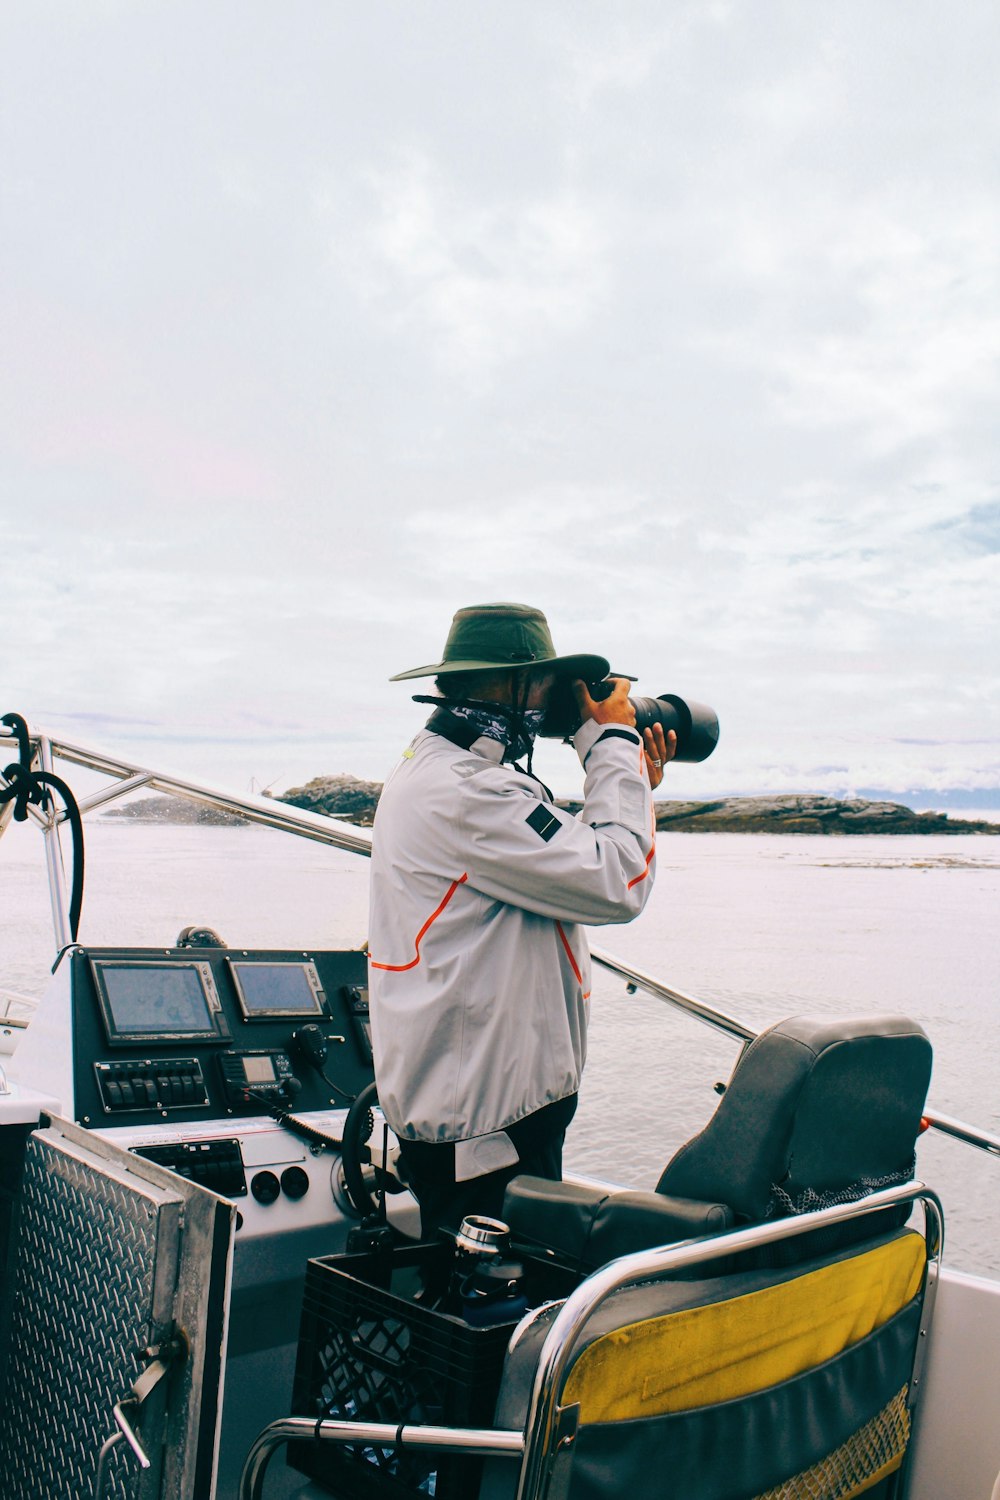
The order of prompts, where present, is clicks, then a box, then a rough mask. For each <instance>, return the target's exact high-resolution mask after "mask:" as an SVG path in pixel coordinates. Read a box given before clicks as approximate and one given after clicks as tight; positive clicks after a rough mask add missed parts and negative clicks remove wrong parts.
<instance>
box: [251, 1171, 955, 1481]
mask: <svg viewBox="0 0 1000 1500" xmlns="http://www.w3.org/2000/svg"><path fill="white" fill-rule="evenodd" d="M914 1202H920V1203H921V1204H922V1205H923V1208H924V1235H925V1239H926V1243H927V1259H928V1272H927V1284H926V1293H925V1296H924V1304H923V1311H922V1319H921V1329H920V1332H921V1335H922V1336H921V1337H920V1338H919V1339H918V1354H917V1362H916V1363H915V1365H914V1370H913V1379H912V1381H911V1405H912V1404H913V1403H914V1402H915V1400H916V1399H917V1393H918V1389H919V1384H920V1380H921V1375H922V1355H923V1350H924V1348H925V1347H926V1343H927V1339H926V1332H927V1329H928V1326H929V1324H930V1318H931V1313H932V1309H933V1301H934V1292H935V1289H936V1285H937V1276H938V1269H939V1265H940V1257H941V1252H942V1249H943V1246H944V1217H943V1214H942V1210H941V1204H940V1200H939V1199H938V1197H937V1195H936V1194H935V1193H933V1192H932V1191H931V1190H930V1189H929V1188H927V1187H925V1186H924V1184H923V1183H922V1182H916V1181H913V1182H907V1183H903V1184H902V1185H901V1186H900V1187H895V1188H886V1189H884V1190H883V1191H882V1192H878V1193H872V1194H871V1195H870V1196H869V1197H866V1198H864V1199H862V1200H860V1201H859V1202H856V1203H847V1204H838V1205H836V1206H834V1207H833V1208H824V1209H817V1210H816V1211H815V1212H813V1213H806V1214H799V1215H797V1216H796V1217H794V1218H790V1219H780V1220H776V1221H775V1222H772V1223H768V1224H757V1225H753V1226H752V1227H751V1228H748V1229H736V1230H731V1231H730V1232H729V1233H728V1234H721V1235H717V1236H714V1237H713V1238H711V1239H706V1240H697V1241H685V1243H683V1244H681V1245H673V1246H666V1247H663V1248H661V1249H658V1250H645V1251H640V1252H639V1253H637V1254H635V1255H625V1256H622V1257H621V1258H620V1259H619V1260H615V1261H612V1262H611V1263H610V1264H609V1265H607V1266H604V1267H602V1269H601V1270H599V1271H595V1272H594V1273H593V1275H591V1276H588V1278H587V1280H586V1281H585V1282H583V1284H582V1285H581V1286H579V1287H578V1288H577V1289H576V1291H575V1292H573V1293H572V1294H571V1295H570V1296H569V1297H568V1298H567V1299H566V1301H565V1302H564V1304H563V1306H562V1308H561V1309H560V1311H559V1313H558V1314H557V1316H556V1318H555V1321H554V1322H553V1324H552V1327H551V1328H550V1330H549V1332H548V1335H547V1336H546V1339H545V1342H544V1344H543V1345H542V1349H541V1353H540V1355H539V1361H538V1368H537V1370H536V1372H535V1378H534V1383H533V1386H532V1392H531V1399H530V1403H529V1407H528V1415H527V1420H526V1422H525V1427H524V1431H523V1432H514V1431H510V1430H507V1429H492V1428H487V1429H482V1428H463V1427H423V1426H420V1427H418V1426H410V1425H406V1424H404V1425H402V1426H399V1427H395V1426H393V1425H392V1424H391V1423H385V1422H349V1421H341V1420H339V1419H337V1418H329V1419H324V1420H322V1421H319V1422H317V1421H314V1420H313V1419H311V1418H308V1417H298V1418H296V1417H285V1418H282V1419H280V1420H279V1421H277V1422H272V1423H270V1425H269V1426H267V1427H265V1428H264V1430H263V1432H261V1433H260V1434H259V1436H258V1437H257V1439H256V1441H255V1443H254V1445H253V1447H252V1448H251V1450H250V1454H249V1456H248V1458H247V1461H246V1464H245V1465H244V1469H243V1475H242V1478H241V1480H240V1489H239V1500H261V1497H262V1487H263V1482H264V1473H265V1470H266V1467H267V1464H268V1463H269V1462H270V1459H271V1458H272V1457H273V1455H274V1453H275V1452H276V1451H277V1450H278V1448H280V1447H281V1446H282V1445H283V1444H284V1443H286V1442H289V1441H291V1440H293V1439H313V1438H315V1439H317V1440H318V1441H321V1442H336V1443H370V1444H372V1445H373V1446H378V1447H382V1448H393V1447H404V1448H418V1447H419V1448H430V1449H438V1450H443V1449H447V1450H449V1451H451V1452H461V1453H475V1454H477V1455H479V1456H480V1457H489V1456H496V1457H505V1458H517V1457H522V1459H523V1462H522V1465H521V1472H520V1476H519V1479H518V1488H517V1500H536V1497H537V1496H538V1495H540V1494H541V1493H543V1492H544V1485H545V1482H546V1480H547V1479H548V1477H549V1472H550V1469H551V1465H552V1461H553V1458H554V1456H555V1454H556V1452H557V1450H558V1449H559V1448H560V1447H561V1446H562V1444H563V1440H564V1439H565V1440H567V1441H568V1440H569V1436H570V1434H569V1432H568V1431H564V1429H563V1427H562V1426H561V1425H560V1423H561V1417H562V1412H561V1409H560V1407H559V1404H558V1403H559V1396H560V1394H561V1392H562V1389H563V1385H564V1382H565V1377H566V1375H567V1374H568V1373H569V1366H570V1362H571V1360H572V1357H573V1355H574V1353H575V1351H576V1349H577V1348H578V1346H579V1343H580V1337H581V1335H582V1333H583V1332H584V1330H585V1329H586V1327H587V1325H588V1324H589V1322H590V1320H591V1318H592V1317H593V1315H594V1313H595V1312H596V1311H597V1310H598V1308H600V1307H601V1306H602V1305H603V1304H604V1303H605V1302H606V1301H607V1300H608V1298H609V1297H611V1296H612V1295H613V1294H614V1293H616V1292H619V1291H622V1290H624V1289H625V1288H626V1287H630V1286H636V1285H638V1284H639V1283H640V1282H644V1281H650V1280H654V1279H666V1278H668V1277H670V1276H671V1275H673V1274H675V1273H676V1272H678V1271H680V1270H684V1269H686V1268H688V1267H691V1266H695V1265H701V1264H704V1263H706V1262H710V1261H714V1260H718V1259H719V1258H721V1257H723V1256H728V1255H734V1254H737V1253H738V1252H739V1251H742V1250H751V1249H756V1248H759V1247H761V1246H763V1245H770V1244H773V1243H774V1242H775V1241H776V1240H782V1239H790V1238H793V1237H796V1236H798V1235H801V1234H807V1233H809V1231H810V1230H814V1229H818V1228H822V1227H828V1226H832V1225H834V1224H839V1223H842V1222H844V1221H845V1220H848V1219H855V1218H860V1217H863V1216H865V1215H867V1214H873V1213H878V1212H879V1211H880V1210H882V1209H886V1208H894V1207H899V1206H903V1205H905V1204H909V1203H914Z"/></svg>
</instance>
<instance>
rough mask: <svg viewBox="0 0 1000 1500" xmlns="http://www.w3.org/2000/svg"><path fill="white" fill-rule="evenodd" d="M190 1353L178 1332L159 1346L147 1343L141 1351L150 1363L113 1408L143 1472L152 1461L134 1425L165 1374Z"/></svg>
mask: <svg viewBox="0 0 1000 1500" xmlns="http://www.w3.org/2000/svg"><path fill="white" fill-rule="evenodd" d="M187 1352H188V1346H187V1340H186V1339H185V1338H184V1337H183V1335H182V1334H179V1333H174V1334H171V1336H170V1337H169V1338H166V1339H162V1340H161V1341H160V1343H158V1344H147V1346H146V1348H145V1349H142V1350H140V1351H139V1357H140V1359H144V1360H146V1361H147V1364H146V1368H145V1369H144V1370H143V1372H142V1374H141V1375H140V1376H139V1378H138V1379H137V1380H136V1381H135V1383H134V1384H133V1386H132V1389H131V1390H130V1391H129V1393H128V1395H127V1396H124V1397H123V1398H122V1400H121V1401H119V1402H117V1404H116V1405H115V1406H114V1408H113V1411H114V1417H115V1422H116V1423H117V1424H118V1428H119V1431H120V1433H121V1435H122V1437H123V1438H124V1439H125V1441H126V1442H127V1443H128V1445H129V1447H130V1448H131V1449H132V1452H133V1453H134V1454H135V1456H136V1458H137V1459H138V1460H139V1463H140V1465H141V1467H142V1468H144V1469H148V1468H150V1466H151V1464H152V1460H151V1459H150V1457H149V1455H148V1453H147V1452H146V1450H145V1448H144V1447H143V1446H142V1443H141V1442H140V1440H139V1434H138V1432H137V1431H136V1429H135V1425H134V1424H135V1422H136V1419H137V1418H138V1416H139V1415H140V1414H141V1411H142V1406H143V1402H145V1401H146V1400H147V1399H148V1397H149V1396H151V1395H152V1393H153V1391H155V1390H156V1387H157V1386H158V1385H159V1383H160V1381H161V1380H162V1379H163V1377H164V1375H166V1374H168V1373H169V1371H170V1370H171V1368H172V1367H173V1366H174V1365H175V1364H176V1363H177V1362H178V1360H183V1359H186V1358H187Z"/></svg>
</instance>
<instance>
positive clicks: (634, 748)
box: [369, 604, 676, 1235]
mask: <svg viewBox="0 0 1000 1500" xmlns="http://www.w3.org/2000/svg"><path fill="white" fill-rule="evenodd" d="M607 675H608V663H607V661H606V660H605V659H604V658H602V657H596V656H569V657H567V656H557V655H556V652H555V648H554V646H553V644H552V638H551V635H550V633H549V629H548V625H547V623H546V620H545V616H544V615H543V614H542V613H541V611H540V610H537V609H532V608H530V607H528V606H526V605H518V604H489V605H476V606H472V607H471V608H469V609H464V610H460V611H459V612H458V614H457V615H456V616H455V619H454V621H453V624H452V628H451V632H450V634H449V637H448V642H447V645H446V647H445V652H444V656H443V659H442V660H441V661H440V662H437V663H435V664H433V665H431V666H426V667H417V668H414V669H413V670H412V671H409V672H402V673H399V674H398V676H397V677H395V678H393V681H401V680H405V679H410V678H419V677H429V676H433V677H435V678H436V686H437V689H438V693H439V694H440V697H436V698H434V699H429V700H423V699H421V700H418V701H430V702H433V703H434V704H435V705H439V706H437V707H436V708H435V712H434V713H433V714H432V715H431V717H430V719H429V721H428V723H427V725H426V727H425V728H424V729H423V730H421V731H420V733H419V734H418V735H417V736H416V738H415V739H414V740H413V741H412V743H411V744H410V745H409V747H408V748H407V749H406V750H405V751H404V752H403V755H402V758H401V760H400V761H399V763H398V765H397V766H396V767H395V769H394V770H393V772H392V773H391V775H390V776H389V778H388V780H387V781H386V784H385V787H384V788H383V791H382V796H381V799H380V801H379V805H378V809H377V812H376V816H375V825H374V830H373V845H372V872H371V912H370V926H369V984H370V1002H371V1025H372V1043H373V1050H374V1057H375V1077H376V1082H377V1084H378V1091H379V1102H380V1104H381V1106H382V1109H383V1112H384V1114H385V1116H386V1119H387V1120H388V1122H389V1124H390V1126H391V1127H392V1129H393V1131H394V1132H395V1134H396V1135H397V1137H398V1139H399V1141H400V1146H401V1151H402V1155H403V1162H404V1165H405V1168H406V1171H407V1175H408V1178H409V1182H410V1185H411V1187H412V1188H413V1190H414V1192H415V1193H416V1196H417V1199H418V1201H419V1203H420V1208H421V1227H422V1231H423V1233H424V1234H425V1235H430V1234H433V1233H434V1232H435V1231H437V1230H438V1229H439V1228H441V1227H444V1228H450V1229H457V1228H458V1226H459V1224H460V1222H461V1219H462V1218H463V1217H464V1216H465V1215H467V1214H469V1213H478V1214H486V1215H491V1216H494V1217H495V1216H496V1215H498V1214H499V1212H500V1209H501V1206H502V1203H503V1194H504V1189H505V1187H506V1185H507V1182H508V1181H509V1180H510V1179H511V1177H513V1176H514V1175H516V1174H517V1173H519V1172H530V1173H533V1174H535V1175H537V1176H544V1177H550V1178H555V1179H558V1178H559V1177H560V1176H561V1174H562V1146H563V1139H564V1136H565V1132H566V1127H567V1125H568V1124H569V1122H570V1120H571V1119H572V1116H573V1112H574V1110H575V1108H576V1097H577V1090H578V1088H579V1085H580V1076H581V1072H582V1069H583V1064H584V1060H585V1057H586V1047H587V1018H588V1010H589V1006H588V1000H589V995H590V959H589V954H588V950H587V943H586V939H585V936H584V934H583V932H582V931H580V929H579V927H578V925H577V924H579V923H587V924H589V925H599V924H602V923H609V922H628V921H631V920H632V919H633V918H634V917H636V916H638V914H639V913H640V912H641V911H642V908H643V906H644V905H645V903H646V900H647V897H648V895H649V891H650V888H651V886H652V883H653V874H654V869H655V822H654V814H653V805H652V787H653V786H655V785H657V784H658V783H659V781H660V779H661V777H662V774H663V766H664V765H665V764H666V762H667V761H668V760H669V759H670V758H671V757H672V755H673V753H674V748H675V743H676V742H675V738H674V736H673V735H672V734H671V735H670V736H668V737H666V738H665V737H664V734H663V730H662V728H660V726H659V725H657V726H656V727H655V728H654V729H651V730H646V731H645V732H644V736H643V735H640V734H639V732H638V731H637V730H636V729H635V727H634V725H635V711H634V709H633V707H632V704H631V703H630V702H629V700H628V687H629V683H628V681H627V680H626V679H624V678H621V679H618V680H617V681H616V682H615V686H614V689H613V691H612V692H611V694H610V696H609V697H607V698H605V699H598V700H595V699H594V698H593V697H591V695H590V692H589V691H588V688H587V684H588V683H589V684H590V685H593V684H595V683H596V682H598V681H601V680H603V679H604V678H605V677H606V676H607ZM567 679H568V680H570V681H572V682H573V685H574V692H575V698H576V704H577V712H578V715H579V719H580V725H579V728H578V729H577V730H576V732H575V734H574V735H573V737H572V742H573V745H574V747H575V749H576V752H577V754H578V756H579V758H580V762H581V765H582V766H583V770H584V774H585V783H584V803H583V810H582V812H581V813H580V814H579V816H578V817H573V816H571V815H570V814H569V813H567V812H565V811H563V810H562V809H560V808H558V807H556V806H554V805H553V802H552V798H551V795H550V794H549V792H548V790H547V788H545V787H544V786H543V785H542V783H541V782H540V781H539V780H538V779H537V778H536V777H535V776H534V775H533V774H532V772H531V747H532V741H533V739H534V736H535V734H536V733H537V732H538V730H539V728H541V727H542V725H543V722H544V719H545V714H546V709H547V707H548V704H549V700H550V698H551V696H552V694H553V691H554V689H556V688H557V687H559V688H562V689H564V688H565V684H566V681H567ZM522 756H527V765H526V766H525V767H521V766H517V765H515V764H514V763H513V762H514V761H515V760H516V759H517V758H518V757H522Z"/></svg>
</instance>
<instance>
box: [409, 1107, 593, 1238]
mask: <svg viewBox="0 0 1000 1500" xmlns="http://www.w3.org/2000/svg"><path fill="white" fill-rule="evenodd" d="M575 1113H576V1095H575V1094H570V1096H569V1097H568V1098H567V1099H559V1100H558V1101H557V1102H556V1103H555V1104H547V1105H546V1106H545V1108H544V1109H540V1110H537V1111H536V1112H535V1113H534V1114H533V1115H528V1116H526V1117H525V1119H523V1120H518V1121H516V1123H515V1124H513V1125H508V1126H507V1130H506V1134H507V1135H508V1136H509V1137H510V1139H511V1142H512V1143H513V1146H514V1149H515V1150H516V1152H517V1155H518V1160H517V1161H516V1162H515V1163H514V1164H513V1166H510V1167H502V1168H501V1169H500V1170H499V1171H498V1172H487V1173H486V1174H485V1175H484V1176H482V1177H473V1178H470V1179H469V1181H468V1182H456V1181H455V1147H454V1145H453V1143H452V1142H450V1141H441V1142H437V1141H435V1142H431V1141H406V1140H401V1141H400V1143H399V1147H400V1151H401V1152H402V1156H403V1162H404V1165H405V1167H406V1173H407V1178H408V1181H409V1185H410V1187H411V1188H412V1190H413V1192H414V1194H415V1196H416V1199H417V1202H418V1203H419V1204H420V1232H421V1234H422V1235H423V1238H424V1239H425V1240H427V1239H432V1238H434V1237H435V1236H436V1235H437V1233H438V1231H439V1230H441V1229H448V1230H457V1229H458V1227H459V1225H460V1224H461V1222H462V1220H463V1219H464V1218H466V1217H467V1216H468V1215H469V1214H485V1215H486V1216H487V1218H491V1219H499V1218H502V1217H503V1212H502V1211H503V1198H504V1193H505V1192H506V1190H507V1184H508V1182H510V1180H511V1178H513V1177H519V1176H521V1174H522V1173H523V1174H526V1175H528V1176H531V1177H547V1178H549V1179H550V1180H551V1181H552V1182H558V1181H559V1180H560V1179H561V1177H562V1151H563V1141H564V1139H565V1136H566V1127H567V1126H568V1125H569V1122H570V1120H572V1118H573V1116H574V1114H575Z"/></svg>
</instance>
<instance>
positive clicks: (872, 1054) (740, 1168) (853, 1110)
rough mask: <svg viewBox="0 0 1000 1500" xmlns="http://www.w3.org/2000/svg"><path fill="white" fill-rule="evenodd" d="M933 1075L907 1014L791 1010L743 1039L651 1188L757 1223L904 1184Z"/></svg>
mask: <svg viewBox="0 0 1000 1500" xmlns="http://www.w3.org/2000/svg"><path fill="white" fill-rule="evenodd" d="M930 1072H931V1044H930V1042H929V1041H928V1039H927V1036H926V1033H925V1032H924V1031H923V1029H922V1028H921V1027H920V1026H918V1025H917V1023H916V1022H915V1021H911V1020H908V1019H907V1018H906V1017H904V1016H867V1017H849V1018H838V1019H835V1020H829V1019H824V1018H817V1017H812V1016H792V1017H790V1018H789V1019H788V1020H785V1021H781V1022H779V1023H778V1025H776V1026H772V1027H770V1028H769V1029H768V1030H767V1031H764V1032H761V1034H760V1035H759V1036H758V1037H756V1038H755V1039H754V1041H753V1042H751V1044H750V1046H749V1047H748V1048H747V1049H746V1051H745V1052H744V1053H743V1055H742V1056H741V1058H740V1060H739V1062H738V1064H737V1066H736V1068H735V1070H734V1072H733V1076H732V1078H731V1080H730V1082H729V1085H728V1087H727V1089H726V1092H725V1093H724V1094H723V1096H722V1099H721V1101H720V1103H719V1106H718V1108H717V1109H716V1111H715V1114H714V1115H713V1116H712V1118H711V1120H710V1121H709V1122H708V1124H707V1125H706V1126H705V1128H704V1130H702V1131H701V1132H700V1134H698V1135H696V1136H695V1137H694V1138H693V1139H692V1140H690V1141H689V1142H688V1143H687V1144H686V1145H685V1146H682V1147H681V1148H680V1150H679V1151H678V1152H677V1153H676V1155H675V1156H674V1157H673V1158H672V1159H671V1161H669V1162H668V1163H667V1166H666V1167H665V1168H664V1170H663V1173H662V1175H661V1177H660V1180H659V1182H658V1184H657V1191H658V1192H660V1193H666V1194H670V1195H673V1196H676V1197H681V1198H696V1199H701V1200H709V1201H713V1202H720V1203H725V1204H728V1205H729V1206H730V1207H731V1208H732V1209H733V1211H734V1212H735V1214H736V1215H737V1217H738V1218H739V1219H743V1220H746V1221H749V1222H751V1223H756V1222H758V1221H760V1220H762V1219H765V1218H769V1217H772V1216H778V1217H780V1216H782V1215H784V1214H788V1213H801V1212H803V1211H805V1210H808V1209H812V1208H819V1207H824V1206H826V1205H828V1204H830V1203H836V1202H839V1201H847V1200H848V1199H851V1198H855V1197H857V1196H859V1195H860V1193H862V1192H866V1191H872V1190H873V1189H874V1188H876V1187H882V1186H888V1185H890V1184H891V1183H894V1182H900V1181H903V1180H905V1179H906V1178H907V1177H909V1176H910V1175H911V1174H912V1169H913V1158H914V1144H915V1141H916V1138H917V1134H918V1132H919V1129H920V1117H921V1114H922V1112H923V1108H924V1101H925V1100H926V1097H927V1087H928V1084H929V1082H930Z"/></svg>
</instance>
